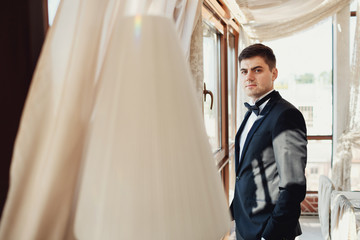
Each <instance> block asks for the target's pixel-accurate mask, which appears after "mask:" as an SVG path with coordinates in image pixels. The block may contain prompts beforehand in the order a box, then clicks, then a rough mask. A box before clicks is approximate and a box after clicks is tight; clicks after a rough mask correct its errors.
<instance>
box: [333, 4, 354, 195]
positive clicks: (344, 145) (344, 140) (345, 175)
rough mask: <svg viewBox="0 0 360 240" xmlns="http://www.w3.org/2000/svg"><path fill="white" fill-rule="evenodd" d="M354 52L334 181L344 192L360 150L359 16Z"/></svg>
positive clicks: (349, 182) (334, 164)
mask: <svg viewBox="0 0 360 240" xmlns="http://www.w3.org/2000/svg"><path fill="white" fill-rule="evenodd" d="M359 12H360V1H359V0H358V3H357V14H359ZM353 49H354V51H353V53H352V63H351V79H350V81H351V84H350V94H349V100H350V101H349V111H348V113H349V115H348V116H347V118H346V119H347V126H348V128H347V129H346V130H345V132H344V133H343V134H342V136H341V137H340V139H339V143H338V149H337V153H336V157H335V158H334V163H333V170H332V181H333V182H334V185H335V188H336V189H337V190H342V191H350V190H351V179H350V175H351V161H352V150H353V149H354V148H356V149H360V111H359V108H360V96H359V94H360V67H359V66H360V17H359V15H357V19H356V28H355V39H354V48H353Z"/></svg>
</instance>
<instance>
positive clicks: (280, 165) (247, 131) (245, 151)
mask: <svg viewBox="0 0 360 240" xmlns="http://www.w3.org/2000/svg"><path fill="white" fill-rule="evenodd" d="M239 64H240V80H241V83H242V85H243V88H244V91H245V93H246V94H247V95H248V96H249V97H250V99H251V101H252V102H251V104H248V103H245V105H246V107H248V108H249V111H248V112H247V113H246V115H245V118H244V120H243V122H242V124H241V126H240V128H239V130H238V132H237V134H236V137H235V170H236V183H235V194H234V199H233V202H232V204H231V211H232V214H233V217H234V219H235V222H236V236H237V239H238V240H242V239H245V240H259V239H266V240H280V239H290V240H293V239H295V237H296V236H298V235H300V234H301V229H300V225H299V217H300V212H301V209H300V203H301V201H302V200H303V199H304V198H305V194H306V179H305V165H306V159H307V148H306V145H307V139H306V126H305V121H304V118H303V116H302V114H301V113H300V111H299V110H297V109H296V108H295V107H294V106H293V105H291V104H290V103H289V102H287V101H286V100H285V99H283V98H282V97H281V96H280V94H279V93H278V92H277V91H275V90H274V81H275V79H276V78H277V75H278V70H277V68H276V58H275V55H274V53H273V51H272V49H271V48H269V47H267V46H265V45H262V44H254V45H251V46H249V47H247V48H245V49H244V50H243V51H242V52H241V54H240V56H239Z"/></svg>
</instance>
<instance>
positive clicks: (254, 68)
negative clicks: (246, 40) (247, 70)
mask: <svg viewBox="0 0 360 240" xmlns="http://www.w3.org/2000/svg"><path fill="white" fill-rule="evenodd" d="M258 68H263V67H262V66H256V67H253V68H251V70H256V69H258Z"/></svg>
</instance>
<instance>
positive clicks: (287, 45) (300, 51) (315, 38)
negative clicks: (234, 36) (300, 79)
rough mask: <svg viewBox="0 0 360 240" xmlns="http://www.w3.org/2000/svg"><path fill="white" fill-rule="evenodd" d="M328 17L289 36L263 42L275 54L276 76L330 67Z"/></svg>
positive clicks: (316, 71)
mask: <svg viewBox="0 0 360 240" xmlns="http://www.w3.org/2000/svg"><path fill="white" fill-rule="evenodd" d="M331 25H332V19H331V18H328V19H326V20H325V21H322V22H320V23H318V24H317V25H315V26H314V27H312V28H310V29H308V30H305V31H302V32H300V33H298V34H295V35H293V36H290V37H286V38H282V39H279V40H274V41H270V42H264V44H265V45H268V46H269V47H271V48H272V49H273V51H274V53H275V56H276V58H277V67H278V70H279V79H281V78H286V77H288V76H293V75H301V74H304V73H309V72H310V73H314V75H315V76H316V75H318V74H320V73H321V72H323V71H331V69H332V26H331Z"/></svg>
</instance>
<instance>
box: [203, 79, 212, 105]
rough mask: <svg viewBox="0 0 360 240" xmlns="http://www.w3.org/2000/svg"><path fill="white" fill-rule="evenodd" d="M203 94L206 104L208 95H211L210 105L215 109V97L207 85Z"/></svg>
mask: <svg viewBox="0 0 360 240" xmlns="http://www.w3.org/2000/svg"><path fill="white" fill-rule="evenodd" d="M203 94H204V102H206V94H209V95H210V97H211V104H210V109H212V107H213V103H214V95H213V93H212V92H211V91H210V90H207V89H206V84H205V83H204V90H203Z"/></svg>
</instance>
